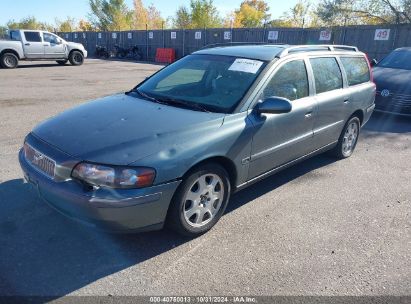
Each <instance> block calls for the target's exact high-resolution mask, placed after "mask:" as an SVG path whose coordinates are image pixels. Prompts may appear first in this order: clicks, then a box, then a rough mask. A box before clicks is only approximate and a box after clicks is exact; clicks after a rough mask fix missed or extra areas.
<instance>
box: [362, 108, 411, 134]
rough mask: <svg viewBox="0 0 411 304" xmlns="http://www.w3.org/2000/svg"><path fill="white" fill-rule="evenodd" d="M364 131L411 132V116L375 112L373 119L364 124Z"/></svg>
mask: <svg viewBox="0 0 411 304" xmlns="http://www.w3.org/2000/svg"><path fill="white" fill-rule="evenodd" d="M363 131H364V132H367V133H368V132H381V133H396V134H402V133H409V132H411V116H410V117H408V116H400V115H392V114H388V113H382V112H374V113H373V114H372V117H371V119H370V120H369V121H368V122H367V123H366V125H365V126H364V128H363Z"/></svg>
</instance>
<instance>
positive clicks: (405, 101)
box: [375, 91, 411, 113]
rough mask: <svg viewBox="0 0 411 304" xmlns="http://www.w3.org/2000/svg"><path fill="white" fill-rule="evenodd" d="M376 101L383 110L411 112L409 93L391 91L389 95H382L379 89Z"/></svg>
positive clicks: (410, 96)
mask: <svg viewBox="0 0 411 304" xmlns="http://www.w3.org/2000/svg"><path fill="white" fill-rule="evenodd" d="M375 103H376V106H377V108H378V109H381V110H386V111H392V112H401V113H411V95H408V94H398V93H391V92H390V93H389V94H388V96H382V95H381V91H377V96H376V100H375Z"/></svg>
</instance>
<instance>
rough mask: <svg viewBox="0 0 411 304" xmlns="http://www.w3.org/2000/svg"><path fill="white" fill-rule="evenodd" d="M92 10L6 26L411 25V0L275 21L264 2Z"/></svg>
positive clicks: (312, 9)
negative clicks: (229, 7)
mask: <svg viewBox="0 0 411 304" xmlns="http://www.w3.org/2000/svg"><path fill="white" fill-rule="evenodd" d="M89 7H90V12H89V14H88V15H87V17H86V18H84V19H81V20H76V19H74V18H71V17H67V18H66V19H65V20H59V19H56V20H55V22H54V24H49V23H45V22H41V21H38V20H37V19H36V18H35V17H32V16H29V17H26V18H23V19H21V20H19V21H15V20H10V21H9V22H8V23H7V24H6V26H5V27H4V28H9V29H15V28H25V29H45V30H49V31H60V32H72V31H122V30H142V29H146V28H147V29H162V28H184V29H194V28H219V27H233V28H242V27H244V28H247V27H263V26H267V27H299V28H304V27H325V26H345V25H357V24H388V23H391V24H403V23H411V0H323V1H321V2H319V3H317V4H314V3H313V2H312V1H310V0H299V1H298V2H297V4H295V5H294V6H293V7H291V8H290V9H289V10H288V11H286V12H284V13H283V14H282V16H281V17H280V18H276V19H273V18H271V15H270V13H269V12H270V7H269V5H268V3H267V2H266V1H264V0H244V1H243V2H241V4H240V5H239V7H238V8H236V9H233V11H231V12H229V13H228V14H227V15H225V16H221V14H220V12H219V11H218V9H217V7H216V6H215V4H214V2H213V0H190V3H189V4H188V5H183V6H180V7H179V8H177V10H176V12H175V14H174V16H171V17H168V18H164V17H163V16H162V15H161V13H160V11H159V9H158V8H157V7H155V5H154V4H150V5H149V6H144V5H143V3H142V0H134V2H133V6H132V7H131V8H130V7H128V6H127V4H126V3H125V0H89Z"/></svg>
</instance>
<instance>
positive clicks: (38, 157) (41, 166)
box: [24, 143, 56, 179]
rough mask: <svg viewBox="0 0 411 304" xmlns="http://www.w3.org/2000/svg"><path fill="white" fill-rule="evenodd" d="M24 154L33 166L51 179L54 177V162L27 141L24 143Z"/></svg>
mask: <svg viewBox="0 0 411 304" xmlns="http://www.w3.org/2000/svg"><path fill="white" fill-rule="evenodd" d="M24 155H25V157H26V160H27V161H28V163H29V164H30V165H32V166H33V168H35V169H37V170H38V171H40V172H41V173H43V174H45V175H46V176H47V177H49V178H51V179H53V178H54V170H55V168H56V162H55V161H54V160H52V159H51V158H49V157H47V156H46V155H44V154H43V153H41V152H39V151H37V150H36V149H34V148H33V147H31V146H30V145H28V144H27V143H24Z"/></svg>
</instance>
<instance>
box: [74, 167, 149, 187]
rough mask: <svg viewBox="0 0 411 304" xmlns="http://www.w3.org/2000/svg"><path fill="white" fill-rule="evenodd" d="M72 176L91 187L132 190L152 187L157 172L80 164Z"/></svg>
mask: <svg viewBox="0 0 411 304" xmlns="http://www.w3.org/2000/svg"><path fill="white" fill-rule="evenodd" d="M71 176H72V177H73V178H75V179H78V180H81V181H83V182H86V183H88V184H91V185H96V186H103V187H110V188H120V189H130V188H142V187H148V186H151V185H152V184H153V181H154V177H155V176H156V172H155V170H154V169H152V168H145V167H121V166H107V165H98V164H90V163H79V164H77V165H76V166H75V167H74V169H73V172H72V173H71Z"/></svg>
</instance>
